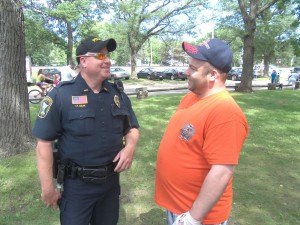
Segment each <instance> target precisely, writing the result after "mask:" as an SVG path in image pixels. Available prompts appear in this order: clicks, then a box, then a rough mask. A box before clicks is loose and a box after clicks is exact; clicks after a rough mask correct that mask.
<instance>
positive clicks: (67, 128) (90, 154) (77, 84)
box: [33, 74, 139, 166]
mask: <svg viewBox="0 0 300 225" xmlns="http://www.w3.org/2000/svg"><path fill="white" fill-rule="evenodd" d="M138 127H139V124H138V121H137V118H136V116H135V114H134V112H133V110H132V106H131V102H130V100H129V98H128V96H127V95H126V94H124V93H122V94H121V92H120V91H119V90H118V89H116V87H115V86H114V84H111V83H109V82H108V81H104V82H103V84H102V87H101V90H100V93H97V94H95V93H94V92H93V91H92V90H91V89H90V88H89V86H88V85H87V83H86V82H85V80H84V79H83V78H82V76H81V75H80V74H79V75H78V76H77V77H76V78H75V79H74V80H72V81H68V82H62V83H61V84H60V85H59V86H58V87H57V88H54V89H53V90H52V91H51V92H50V93H49V95H48V96H47V97H45V98H44V99H43V101H42V102H41V105H40V109H39V113H38V117H37V120H36V123H35V126H34V128H33V135H34V136H35V137H37V138H39V139H42V140H47V141H53V140H56V139H58V146H59V153H60V157H61V159H62V160H63V159H71V160H72V161H73V162H75V163H77V164H78V165H81V166H99V165H105V164H108V163H110V162H112V160H113V159H114V157H115V156H116V155H117V153H118V152H119V151H120V150H121V149H122V145H123V141H122V140H123V136H124V135H126V133H127V132H128V131H129V130H130V129H131V128H138Z"/></svg>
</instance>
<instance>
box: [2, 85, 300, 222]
mask: <svg viewBox="0 0 300 225" xmlns="http://www.w3.org/2000/svg"><path fill="white" fill-rule="evenodd" d="M232 95H233V96H234V98H235V99H236V100H237V102H238V103H239V105H240V106H241V107H242V108H243V110H244V112H245V114H246V116H247V119H248V122H249V125H250V135H249V137H248V139H247V141H246V144H245V146H244V150H243V152H242V154H241V157H240V164H239V166H238V167H237V169H236V173H235V181H234V193H235V198H234V204H233V210H232V214H231V219H230V223H229V224H230V225H296V224H300V189H299V187H300V173H299V171H300V137H299V130H300V104H299V103H300V92H299V91H292V90H283V91H258V92H255V93H252V94H239V93H232ZM181 97H182V95H162V96H155V97H149V98H148V99H145V100H139V101H138V100H136V99H132V103H133V106H134V109H135V111H136V114H137V116H138V118H139V122H140V125H141V129H140V132H141V139H140V142H139V145H138V148H137V152H136V155H135V161H134V163H133V165H132V168H131V170H129V171H127V172H124V173H123V174H122V176H121V177H122V178H121V179H122V180H121V181H122V195H121V210H120V222H119V225H165V224H166V220H165V218H164V210H163V209H161V208H159V207H158V206H157V205H156V204H155V203H154V201H153V189H154V173H155V162H156V153H157V147H158V145H159V142H160V139H161V136H162V134H163V132H164V129H165V126H166V124H167V123H168V120H169V118H170V116H171V115H172V114H173V112H174V110H175V109H176V106H177V104H178V102H179V101H180V99H181ZM31 112H32V118H35V116H36V113H37V108H36V107H31ZM33 120H34V119H33ZM10 224H13V225H15V224H20V225H44V224H47V225H48V224H49V225H58V224H59V220H58V210H53V209H48V208H46V207H45V206H44V205H43V204H42V202H41V201H40V187H39V180H38V176H37V171H36V164H35V156H34V150H32V151H30V152H28V153H26V154H22V155H18V156H14V157H11V158H6V159H1V161H0V225H10Z"/></svg>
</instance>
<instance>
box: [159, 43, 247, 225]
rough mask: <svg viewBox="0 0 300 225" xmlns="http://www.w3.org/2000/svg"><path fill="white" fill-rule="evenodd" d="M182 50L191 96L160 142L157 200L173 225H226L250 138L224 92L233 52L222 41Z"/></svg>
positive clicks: (241, 116) (236, 108) (185, 46)
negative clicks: (235, 175) (236, 172)
mask: <svg viewBox="0 0 300 225" xmlns="http://www.w3.org/2000/svg"><path fill="white" fill-rule="evenodd" d="M182 47H183V50H184V51H185V52H186V53H187V54H188V55H189V56H190V58H189V67H188V69H187V71H186V74H187V78H188V89H189V90H190V92H189V93H188V94H186V95H185V96H184V97H183V99H182V100H181V102H180V104H179V106H178V108H177V111H176V112H175V114H174V115H173V116H172V117H171V119H170V121H169V124H168V126H167V128H166V130H165V133H164V135H163V138H162V140H161V143H160V146H159V149H158V155H157V165H156V167H157V168H156V180H155V197H154V198H155V201H156V203H157V204H158V205H159V206H161V207H164V208H166V209H167V222H168V225H200V224H203V225H204V224H205V225H207V224H209V225H215V224H222V225H225V224H227V221H228V218H229V215H230V211H231V207H232V195H233V193H232V176H233V173H234V169H235V167H236V166H237V164H238V159H239V155H240V152H241V150H242V146H243V143H244V141H245V139H246V136H247V134H248V124H247V120H246V118H245V116H244V114H243V112H242V110H241V108H240V107H239V106H238V104H237V103H236V102H235V100H234V99H233V98H232V97H231V96H230V94H229V93H228V91H227V90H226V86H225V82H226V78H227V73H228V72H229V71H230V69H231V63H232V51H231V49H230V47H229V46H228V44H227V43H225V42H224V41H222V40H219V39H210V40H207V41H204V42H203V43H201V44H200V45H192V44H189V43H187V42H183V43H182Z"/></svg>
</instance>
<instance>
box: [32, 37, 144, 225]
mask: <svg viewBox="0 0 300 225" xmlns="http://www.w3.org/2000/svg"><path fill="white" fill-rule="evenodd" d="M115 49H116V41H115V40H114V39H108V40H105V41H103V40H100V39H99V38H98V37H89V38H87V39H85V40H84V41H82V42H81V44H80V45H79V46H78V48H77V50H76V55H77V62H78V63H79V67H80V73H79V74H78V76H77V77H76V78H75V79H74V80H72V81H67V82H61V83H60V84H59V85H58V87H57V88H54V89H53V91H52V92H50V93H49V95H48V96H47V97H45V98H44V99H43V101H42V102H41V105H40V109H39V112H38V117H37V120H36V123H35V126H34V129H33V134H34V136H35V137H36V138H37V148H36V154H37V167H38V172H39V176H40V181H41V189H42V193H41V198H42V200H43V202H44V203H45V204H46V206H47V207H53V208H56V207H57V206H58V205H59V208H60V221H61V224H62V225H88V224H91V225H116V224H117V222H118V217H119V194H120V185H119V173H120V172H122V171H124V170H126V169H129V168H130V166H131V163H132V160H133V154H134V151H135V147H136V144H137V142H138V138H139V131H138V128H139V124H138V121H137V119H136V116H135V114H134V112H133V110H132V107H131V102H130V100H129V98H128V97H127V95H126V94H124V92H123V90H122V87H121V86H120V85H115V84H112V83H109V82H108V81H107V78H108V77H109V75H110V66H111V62H110V59H109V53H110V52H112V51H114V50H115ZM123 137H124V140H125V144H124V143H123V142H124V141H123ZM56 139H57V140H58V142H57V144H58V152H59V156H60V161H61V163H62V165H63V168H65V169H64V172H65V177H64V190H63V192H62V193H60V192H59V191H58V189H57V188H55V184H54V182H53V179H52V175H53V172H52V169H53V168H52V167H53V166H52V163H53V154H52V151H53V141H54V140H56ZM58 203H59V204H58Z"/></svg>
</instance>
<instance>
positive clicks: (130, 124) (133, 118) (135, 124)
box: [124, 95, 140, 133]
mask: <svg viewBox="0 0 300 225" xmlns="http://www.w3.org/2000/svg"><path fill="white" fill-rule="evenodd" d="M124 101H125V104H126V107H127V109H128V111H129V116H128V120H129V121H128V127H127V128H126V129H125V130H126V132H125V133H127V132H128V131H129V130H130V129H131V128H139V127H140V125H139V123H138V120H137V118H136V115H135V113H134V111H133V109H132V105H131V101H130V99H129V98H128V96H127V95H124Z"/></svg>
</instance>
